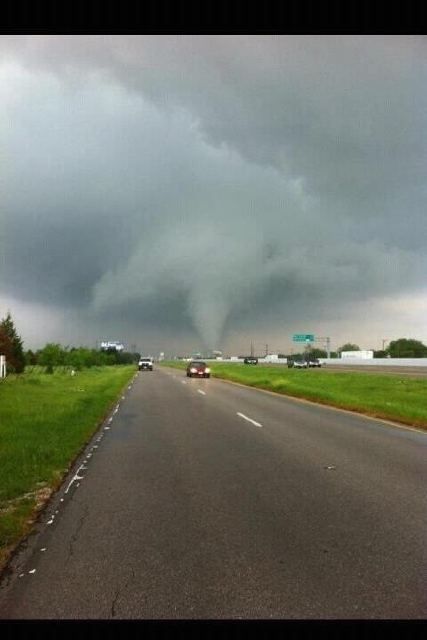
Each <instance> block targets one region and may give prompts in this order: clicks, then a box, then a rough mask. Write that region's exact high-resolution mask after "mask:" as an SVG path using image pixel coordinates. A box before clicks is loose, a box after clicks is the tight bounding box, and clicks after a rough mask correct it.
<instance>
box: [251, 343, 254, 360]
mask: <svg viewBox="0 0 427 640" xmlns="http://www.w3.org/2000/svg"><path fill="white" fill-rule="evenodd" d="M253 357H254V343H253V341H252V340H251V358H253Z"/></svg>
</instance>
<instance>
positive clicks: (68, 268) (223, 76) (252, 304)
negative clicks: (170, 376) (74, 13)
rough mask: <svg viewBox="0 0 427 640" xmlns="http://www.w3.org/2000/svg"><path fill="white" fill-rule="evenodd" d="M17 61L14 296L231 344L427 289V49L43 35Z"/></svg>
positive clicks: (379, 42) (372, 40)
mask: <svg viewBox="0 0 427 640" xmlns="http://www.w3.org/2000/svg"><path fill="white" fill-rule="evenodd" d="M0 54H1V55H2V60H3V64H2V67H1V83H2V86H3V89H2V104H3V106H2V108H1V109H2V118H3V122H4V123H6V124H5V126H4V127H3V131H2V147H3V149H4V150H5V155H6V157H7V159H8V162H7V163H6V167H5V170H4V172H3V181H4V185H5V189H4V193H5V198H4V216H3V217H4V229H5V235H6V236H7V238H8V241H7V243H5V246H4V252H5V260H4V268H3V270H2V291H3V292H4V293H5V294H8V295H14V296H15V297H21V298H24V297H25V299H30V300H33V301H34V302H45V303H46V304H50V305H56V306H57V307H59V308H64V307H72V308H81V312H82V314H87V313H88V311H87V308H88V307H89V309H90V311H89V316H90V317H92V322H99V318H101V317H102V316H103V315H105V314H106V313H108V314H109V316H110V317H111V318H114V319H115V321H116V322H117V323H120V321H121V319H122V321H123V317H124V316H125V315H126V322H127V323H130V324H132V322H133V323H134V325H135V326H137V325H138V324H142V325H144V324H145V325H146V326H147V327H149V326H155V327H156V328H157V329H158V330H159V331H166V330H169V332H170V331H171V330H172V329H173V328H174V327H175V328H176V329H177V330H179V331H184V330H185V329H186V328H187V327H188V326H189V323H192V324H193V325H194V326H195V328H196V329H197V330H198V332H199V334H200V336H201V337H202V339H203V340H204V342H205V343H206V345H208V346H211V347H215V346H217V345H218V343H219V342H220V341H221V338H222V336H223V332H224V329H226V330H231V329H232V328H233V327H238V326H242V327H247V328H248V329H249V328H250V326H252V327H258V326H261V325H262V324H263V323H264V325H265V324H268V325H270V326H271V327H273V326H275V324H277V322H281V323H283V322H284V320H285V319H287V320H288V321H289V322H293V321H298V318H299V317H304V316H306V315H307V314H310V313H313V312H314V311H315V310H316V309H319V308H321V309H322V313H323V314H325V315H326V316H327V315H328V313H329V311H328V310H329V309H330V308H331V304H332V303H333V304H334V305H336V304H337V301H339V304H340V305H341V307H343V308H345V305H346V304H351V303H352V301H354V300H363V299H365V300H371V301H372V300H374V298H375V297H377V298H379V297H387V296H390V295H398V294H400V293H401V292H402V291H413V292H414V295H416V292H417V290H421V289H422V287H424V286H425V277H426V265H427V261H426V254H425V247H426V242H427V237H426V236H427V232H426V229H427V226H426V224H425V217H424V216H425V213H424V212H425V204H426V202H425V200H426V188H425V162H426V146H427V145H426V138H425V136H426V113H427V109H426V107H427V104H426V96H427V91H426V88H425V87H426V86H427V85H426V80H427V78H426V69H427V65H426V46H425V41H424V40H423V39H421V38H417V37H382V38H376V37H372V36H369V37H350V38H347V37H345V38H344V37H325V36H323V37H312V36H310V37H308V36H306V37H295V36H286V37H285V36H280V37H279V36H268V37H247V36H237V37H235V36H217V37H187V36H185V37H184V36H175V37H169V36H159V37H158V36H144V37H139V36H105V37H104V36H94V37H86V36H66V37H65V36H49V37H46V36H33V37H6V38H4V39H3V40H2V42H1V43H0ZM322 313H321V314H319V315H322ZM248 317H250V319H251V320H250V321H248Z"/></svg>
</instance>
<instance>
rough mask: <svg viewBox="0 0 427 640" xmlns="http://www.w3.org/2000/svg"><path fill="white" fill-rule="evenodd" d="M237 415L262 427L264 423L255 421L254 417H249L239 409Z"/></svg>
mask: <svg viewBox="0 0 427 640" xmlns="http://www.w3.org/2000/svg"><path fill="white" fill-rule="evenodd" d="M237 415H238V416H240V417H241V418H243V419H244V420H247V421H248V422H250V423H251V424H253V425H255V426H256V427H262V424H260V423H259V422H255V420H252V418H248V416H245V414H244V413H240V412H239V411H238V412H237Z"/></svg>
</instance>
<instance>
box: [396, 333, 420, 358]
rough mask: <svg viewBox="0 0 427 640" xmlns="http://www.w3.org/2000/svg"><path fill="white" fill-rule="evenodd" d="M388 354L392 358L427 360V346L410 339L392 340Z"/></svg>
mask: <svg viewBox="0 0 427 640" xmlns="http://www.w3.org/2000/svg"><path fill="white" fill-rule="evenodd" d="M387 352H388V353H389V355H390V356H391V357H392V358H427V346H426V345H425V344H423V343H422V342H420V341H419V340H412V339H410V338H399V339H398V340H392V341H391V342H390V344H389V345H388V348H387Z"/></svg>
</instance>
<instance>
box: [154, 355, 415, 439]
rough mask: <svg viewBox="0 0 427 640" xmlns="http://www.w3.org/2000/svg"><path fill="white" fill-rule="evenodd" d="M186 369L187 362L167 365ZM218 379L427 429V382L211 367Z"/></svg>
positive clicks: (263, 367)
mask: <svg viewBox="0 0 427 640" xmlns="http://www.w3.org/2000/svg"><path fill="white" fill-rule="evenodd" d="M164 364H166V365H168V366H173V367H177V368H185V367H186V363H183V362H177V361H173V362H167V363H166V362H165V363H164ZM210 367H211V371H212V375H213V376H215V377H217V378H223V379H225V380H231V381H233V382H239V383H241V384H245V385H249V386H253V387H257V388H260V389H266V390H268V391H275V392H277V393H281V394H285V395H289V396H294V397H297V398H305V399H307V400H312V401H314V402H319V403H321V404H327V405H331V406H334V407H339V408H342V409H348V410H350V411H357V412H359V413H364V414H366V415H370V416H373V417H377V418H383V419H388V420H394V421H398V422H402V423H404V424H408V425H412V426H416V427H419V428H422V429H427V379H426V378H421V377H420V378H415V377H409V376H399V375H386V374H384V375H381V374H378V373H364V372H363V373H362V372H354V373H347V372H345V373H344V372H339V371H338V372H335V371H323V370H322V371H319V370H317V369H309V370H305V369H302V370H301V369H288V368H287V367H286V366H283V365H282V366H274V365H259V364H258V365H256V366H249V365H245V364H240V363H235V364H225V363H219V362H218V363H216V362H215V363H211V364H210Z"/></svg>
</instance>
